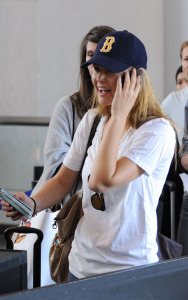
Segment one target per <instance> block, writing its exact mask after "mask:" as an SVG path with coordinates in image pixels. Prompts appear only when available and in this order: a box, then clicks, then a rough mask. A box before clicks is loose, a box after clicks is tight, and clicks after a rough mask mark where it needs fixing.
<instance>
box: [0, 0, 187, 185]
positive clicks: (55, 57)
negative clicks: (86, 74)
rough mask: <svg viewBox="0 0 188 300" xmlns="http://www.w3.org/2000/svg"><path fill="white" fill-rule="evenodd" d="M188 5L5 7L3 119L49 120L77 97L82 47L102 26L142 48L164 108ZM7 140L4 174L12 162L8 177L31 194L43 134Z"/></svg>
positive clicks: (148, 1)
mask: <svg viewBox="0 0 188 300" xmlns="http://www.w3.org/2000/svg"><path fill="white" fill-rule="evenodd" d="M187 6H188V1H187V0H178V1H177V0H157V1H156V0H142V1H140V0H0V41H1V47H0V115H10V116H11V115H12V116H50V115H51V113H52V111H53V108H54V105H55V103H56V102H57V100H58V99H59V98H60V97H62V96H63V95H70V94H71V93H73V92H75V91H76V90H77V80H78V72H79V47H80V42H81V39H82V38H83V36H84V35H85V34H86V33H87V32H88V30H89V29H90V28H91V27H93V26H95V25H109V26H112V27H114V28H115V29H117V30H123V29H127V30H128V31H130V32H132V33H134V34H135V35H137V36H138V37H139V38H140V39H141V40H142V41H143V43H144V44H145V46H146V49H147V53H148V74H149V76H150V79H151V83H152V86H153V88H154V90H155V92H156V94H157V96H158V98H159V101H162V100H163V99H164V97H166V96H167V94H168V93H169V92H170V91H172V90H174V89H175V80H174V75H175V72H176V69H177V67H178V66H179V64H180V59H179V48H180V45H181V43H182V42H183V41H184V40H187V39H188V35H187V28H188V26H187V25H188V18H187V12H188V7H187ZM7 130H9V132H8V133H7ZM0 135H1V143H0V145H4V144H5V145H6V144H7V143H8V141H9V147H8V148H6V149H5V148H4V147H5V146H0V165H1V170H3V171H4V170H6V169H7V167H9V162H10V157H13V159H12V160H11V162H12V166H11V167H12V168H13V167H14V169H15V171H12V173H11V176H9V175H7V178H10V177H11V178H12V179H11V182H10V184H11V185H12V184H13V185H14V186H17V188H18V189H20V188H23V187H25V186H27V188H28V184H30V181H31V180H32V167H33V165H34V164H37V163H41V156H42V155H41V154H40V159H38V158H37V157H38V154H36V143H38V140H39V137H38V130H34V129H33V132H32V134H31V133H28V131H27V129H26V130H25V132H23V133H22V134H20V133H19V132H17V133H16V132H14V130H12V129H11V128H9V129H6V130H5V129H4V127H2V126H1V127H0ZM28 135H29V136H32V139H29V140H28ZM44 137H45V133H43V138H44ZM31 140H32V142H31ZM24 141H25V142H24ZM5 142H6V143H5ZM17 143H18V144H19V145H20V147H21V148H20V149H19V148H18V144H17ZM17 148H18V149H17ZM12 151H13V152H12ZM20 153H22V164H24V165H25V168H26V170H25V171H23V170H21V169H20V158H19V155H20ZM24 153H25V156H24ZM1 173H2V172H1ZM15 173H16V175H15ZM23 173H24V176H23ZM25 174H27V175H26V176H25ZM15 177H16V178H18V179H17V182H16V184H15ZM4 178H5V176H3V178H1V177H0V185H1V184H4V181H2V180H4Z"/></svg>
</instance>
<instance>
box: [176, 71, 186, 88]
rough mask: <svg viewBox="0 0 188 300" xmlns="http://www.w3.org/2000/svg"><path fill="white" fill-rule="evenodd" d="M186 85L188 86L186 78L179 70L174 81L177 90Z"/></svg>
mask: <svg viewBox="0 0 188 300" xmlns="http://www.w3.org/2000/svg"><path fill="white" fill-rule="evenodd" d="M186 86H188V81H187V80H186V78H185V76H184V73H183V72H181V73H179V74H178V76H177V81H176V87H177V90H178V91H179V90H181V89H184V88H185V87H186Z"/></svg>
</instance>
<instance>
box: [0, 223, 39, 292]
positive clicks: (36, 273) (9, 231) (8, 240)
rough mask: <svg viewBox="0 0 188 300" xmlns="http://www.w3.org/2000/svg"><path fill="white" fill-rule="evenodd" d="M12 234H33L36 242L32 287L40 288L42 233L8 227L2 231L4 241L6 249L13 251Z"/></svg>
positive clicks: (35, 229) (23, 227)
mask: <svg viewBox="0 0 188 300" xmlns="http://www.w3.org/2000/svg"><path fill="white" fill-rule="evenodd" d="M13 233H25V234H29V233H35V234H36V235H37V240H36V241H35V243H34V246H33V247H34V248H33V287H40V285H41V243H42V240H43V232H42V231H41V230H40V229H37V228H33V227H25V226H20V227H10V228H7V229H6V230H5V231H4V237H5V240H6V249H13V242H12V239H11V237H12V234H13Z"/></svg>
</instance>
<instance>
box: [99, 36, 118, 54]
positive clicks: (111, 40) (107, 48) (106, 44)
mask: <svg viewBox="0 0 188 300" xmlns="http://www.w3.org/2000/svg"><path fill="white" fill-rule="evenodd" d="M114 42H115V37H113V36H107V37H106V41H105V42H104V44H103V47H102V48H101V49H100V52H109V51H110V50H111V49H112V44H113V43H114Z"/></svg>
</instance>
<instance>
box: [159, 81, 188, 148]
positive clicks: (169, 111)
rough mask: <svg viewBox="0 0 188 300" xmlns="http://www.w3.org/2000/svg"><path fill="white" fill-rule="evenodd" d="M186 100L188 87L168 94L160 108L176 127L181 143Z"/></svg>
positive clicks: (187, 98)
mask: <svg viewBox="0 0 188 300" xmlns="http://www.w3.org/2000/svg"><path fill="white" fill-rule="evenodd" d="M187 100H188V87H186V88H184V89H182V90H180V91H176V92H172V93H170V94H169V95H168V96H167V97H166V98H165V99H164V101H163V102H162V104H161V107H162V109H163V110H164V112H165V114H166V115H167V116H168V117H169V118H170V119H171V120H172V121H174V122H175V123H176V124H177V125H178V129H179V131H178V133H177V134H178V140H179V144H180V145H181V143H182V137H183V135H184V116H185V112H184V109H185V105H186V102H187Z"/></svg>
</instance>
